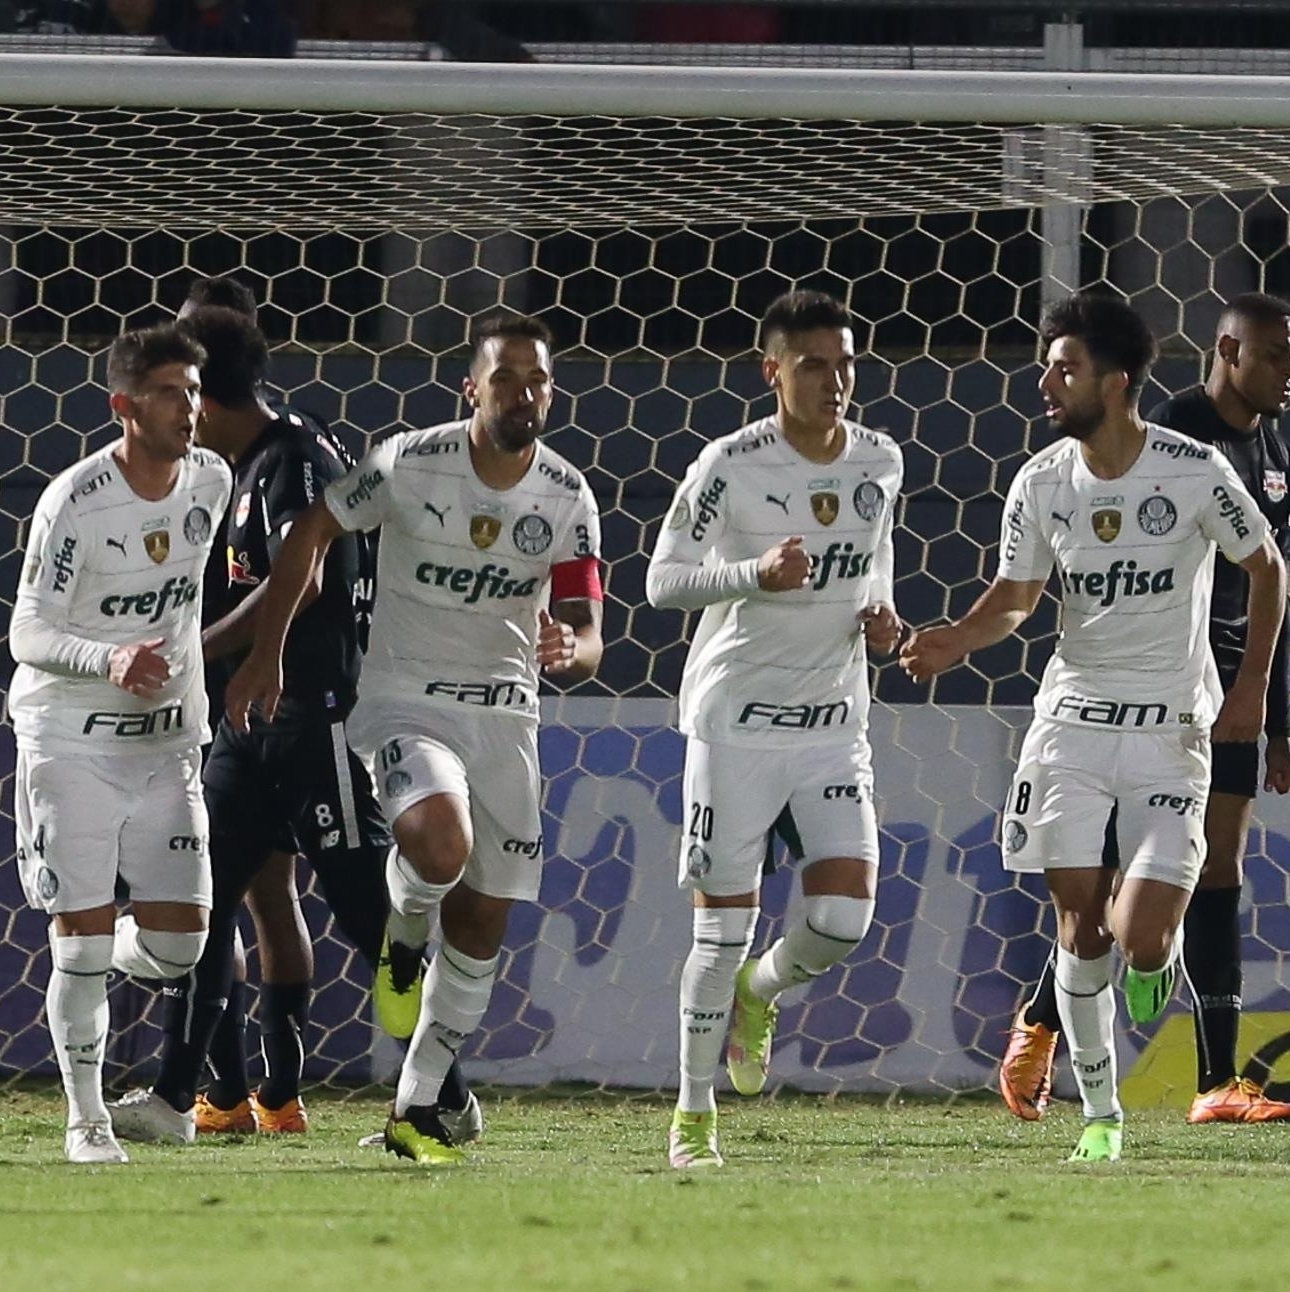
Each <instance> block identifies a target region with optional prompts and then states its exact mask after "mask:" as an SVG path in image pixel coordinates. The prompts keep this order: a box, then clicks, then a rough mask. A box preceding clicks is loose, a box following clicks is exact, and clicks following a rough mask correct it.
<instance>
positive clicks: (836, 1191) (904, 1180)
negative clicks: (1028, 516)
mask: <svg viewBox="0 0 1290 1292" xmlns="http://www.w3.org/2000/svg"><path fill="white" fill-rule="evenodd" d="M310 1105H311V1113H312V1116H313V1120H314V1127H315V1128H314V1129H313V1130H312V1131H311V1132H310V1134H309V1135H307V1136H302V1137H283V1138H278V1139H269V1138H264V1139H255V1138H246V1139H226V1140H220V1141H215V1142H212V1141H208V1140H202V1141H200V1142H199V1143H198V1144H196V1145H194V1146H193V1147H191V1148H186V1149H180V1148H165V1147H153V1146H148V1145H131V1146H130V1152H131V1154H132V1159H133V1160H132V1162H131V1164H130V1165H129V1166H127V1167H112V1168H107V1167H100V1168H76V1167H70V1166H68V1165H67V1164H66V1163H64V1162H63V1160H62V1153H61V1149H62V1108H61V1103H60V1101H59V1099H58V1098H57V1097H56V1096H55V1095H54V1094H53V1093H52V1092H48V1093H46V1092H43V1091H42V1092H31V1091H14V1090H10V1091H8V1092H3V1093H0V1289H3V1290H4V1292H99V1290H100V1289H102V1290H104V1292H108V1290H110V1292H208V1290H209V1292H280V1290H283V1292H310V1290H312V1289H328V1290H330V1289H336V1290H337V1292H384V1290H385V1289H407V1290H408V1292H427V1290H430V1289H444V1290H445V1292H447V1290H453V1292H456V1290H460V1292H492V1290H493V1289H496V1290H497V1292H512V1290H513V1292H530V1290H533V1292H545V1290H546V1289H551V1290H552V1292H555V1290H557V1289H558V1290H559V1292H583V1290H584V1289H585V1290H586V1292H654V1290H655V1289H685V1290H686V1292H707V1289H714V1290H715V1289H722V1290H723V1292H725V1290H726V1289H730V1290H733V1292H744V1290H747V1292H762V1290H764V1292H777V1290H779V1289H811V1290H812V1292H831V1290H833V1289H853V1288H854V1289H888V1288H891V1289H936V1290H938V1292H940V1290H941V1289H958V1288H963V1289H996V1288H998V1289H1007V1290H1008V1292H1015V1290H1016V1289H1026V1288H1035V1289H1042V1290H1043V1292H1049V1290H1056V1289H1061V1290H1062V1292H1071V1290H1072V1289H1076V1290H1078V1289H1084V1288H1088V1289H1098V1292H1107V1290H1108V1289H1122V1288H1123V1289H1133V1290H1134V1292H1153V1290H1155V1289H1191V1288H1194V1287H1196V1286H1199V1285H1201V1283H1202V1281H1205V1282H1210V1283H1214V1284H1216V1285H1218V1286H1222V1287H1223V1288H1224V1290H1225V1292H1241V1290H1243V1289H1250V1290H1251V1292H1254V1290H1255V1289H1257V1290H1259V1292H1263V1290H1264V1289H1272V1288H1276V1287H1279V1286H1281V1285H1282V1284H1283V1283H1284V1279H1285V1266H1286V1259H1287V1258H1286V1250H1287V1249H1286V1238H1285V1212H1286V1196H1287V1186H1288V1185H1290V1124H1288V1125H1285V1126H1280V1125H1268V1126H1262V1127H1259V1126H1254V1127H1189V1126H1187V1125H1185V1124H1184V1123H1183V1122H1182V1120H1181V1118H1180V1116H1179V1115H1178V1114H1177V1113H1168V1114H1165V1113H1137V1114H1134V1115H1132V1116H1131V1118H1130V1120H1129V1122H1128V1129H1127V1133H1126V1137H1125V1146H1126V1147H1125V1151H1126V1158H1125V1160H1124V1161H1123V1162H1121V1163H1119V1164H1118V1165H1115V1166H1100V1167H1092V1166H1068V1165H1067V1164H1066V1163H1065V1160H1064V1159H1065V1157H1066V1154H1067V1153H1068V1152H1069V1151H1070V1149H1071V1147H1072V1145H1073V1144H1074V1142H1075V1140H1076V1138H1077V1137H1078V1134H1079V1120H1078V1116H1077V1114H1076V1111H1075V1110H1074V1109H1073V1108H1071V1107H1069V1106H1060V1107H1057V1108H1055V1109H1053V1110H1052V1111H1051V1112H1050V1113H1049V1116H1048V1117H1047V1118H1046V1119H1045V1120H1044V1122H1043V1123H1041V1124H1039V1125H1023V1124H1022V1123H1020V1122H1017V1121H1014V1120H1013V1119H1012V1118H1011V1117H1010V1116H1009V1115H1008V1114H1007V1113H1006V1112H1005V1111H1004V1110H1003V1109H1002V1107H1001V1106H1000V1105H998V1104H997V1103H996V1102H995V1101H991V1100H959V1101H956V1102H953V1103H939V1104H938V1103H931V1102H928V1103H922V1102H913V1101H911V1102H901V1103H890V1104H878V1103H871V1102H865V1101H861V1100H849V1099H837V1100H827V1099H815V1098H806V1097H789V1098H779V1099H764V1100H759V1101H751V1102H747V1103H733V1102H731V1101H730V1100H728V1099H727V1100H724V1101H723V1103H722V1123H721V1129H722V1140H723V1147H724V1150H725V1152H726V1154H727V1166H726V1168H725V1169H724V1170H723V1171H719V1172H709V1173H703V1174H688V1175H685V1174H680V1173H677V1172H674V1171H671V1170H669V1169H668V1167H667V1165H666V1159H665V1156H664V1143H665V1138H666V1130H667V1123H668V1119H669V1116H670V1106H669V1105H668V1104H667V1103H666V1102H665V1101H663V1100H660V1099H641V1098H630V1099H629V1098H615V1097H612V1096H595V1097H585V1098H583V1097H578V1098H567V1099H566V1098H556V1097H553V1096H545V1097H542V1096H525V1097H520V1098H516V1097H512V1096H507V1095H505V1094H496V1093H495V1094H491V1095H490V1096H489V1097H488V1098H487V1100H486V1108H487V1113H488V1119H489V1120H488V1134H487V1139H486V1142H485V1143H484V1144H483V1145H482V1146H480V1147H479V1148H478V1149H477V1150H476V1151H475V1152H474V1154H473V1160H472V1162H471V1164H470V1165H469V1166H468V1167H465V1168H462V1169H460V1170H456V1171H450V1172H427V1171H424V1170H420V1169H418V1168H416V1167H414V1166H412V1164H411V1163H408V1162H402V1161H397V1160H396V1159H394V1158H393V1157H391V1156H389V1155H387V1154H385V1153H383V1152H382V1151H380V1150H379V1149H365V1148H360V1147H359V1146H358V1143H357V1141H358V1139H359V1137H360V1136H361V1135H363V1134H364V1133H366V1132H368V1131H371V1130H373V1129H375V1128H376V1127H378V1126H379V1124H380V1122H381V1120H382V1118H383V1108H384V1105H383V1103H382V1102H380V1101H378V1100H376V1099H370V1098H364V1097H352V1098H348V1099H338V1098H334V1097H329V1096H327V1095H324V1094H317V1095H315V1096H314V1097H313V1098H312V1099H311V1100H310Z"/></svg>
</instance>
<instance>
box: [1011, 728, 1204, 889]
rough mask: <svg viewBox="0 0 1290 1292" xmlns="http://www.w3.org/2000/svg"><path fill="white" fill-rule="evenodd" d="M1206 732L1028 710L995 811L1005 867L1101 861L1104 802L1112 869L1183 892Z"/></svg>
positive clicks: (1194, 866)
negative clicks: (1097, 726)
mask: <svg viewBox="0 0 1290 1292" xmlns="http://www.w3.org/2000/svg"><path fill="white" fill-rule="evenodd" d="M1209 777H1210V744H1209V737H1208V735H1206V734H1204V733H1203V732H1198V731H1189V730H1188V729H1186V728H1183V729H1181V730H1173V731H1169V732H1161V733H1157V734H1152V733H1149V732H1137V731H1135V732H1132V733H1121V732H1114V733H1111V732H1106V731H1095V730H1090V729H1089V728H1087V727H1080V726H1075V725H1074V724H1072V723H1063V722H1052V721H1049V720H1048V719H1046V718H1036V719H1035V720H1034V722H1033V723H1031V726H1030V730H1029V731H1028V732H1027V733H1026V738H1025V741H1024V742H1023V743H1022V746H1021V757H1020V758H1019V760H1018V762H1017V774H1016V776H1015V777H1014V779H1013V782H1012V789H1011V791H1010V792H1009V794H1008V802H1007V806H1006V808H1005V809H1004V813H1003V824H1002V830H1001V847H1002V850H1003V864H1004V868H1005V869H1007V870H1012V871H1018V872H1021V873H1023V874H1025V873H1033V872H1036V871H1042V870H1071V869H1080V868H1088V867H1095V866H1099V865H1100V864H1101V856H1102V841H1103V837H1104V835H1105V832H1106V823H1107V819H1108V817H1109V816H1110V813H1111V808H1112V806H1115V807H1116V809H1117V810H1116V833H1117V836H1118V841H1119V852H1120V869H1121V871H1122V872H1123V873H1124V874H1125V875H1128V876H1133V877H1134V878H1138V879H1158V880H1160V881H1161V882H1162V883H1165V884H1172V885H1174V886H1175V887H1176V888H1184V889H1186V890H1187V891H1188V892H1190V891H1191V890H1192V889H1193V888H1195V887H1196V881H1197V879H1199V878H1200V868H1201V865H1202V864H1203V863H1204V860H1205V800H1206V799H1207V797H1208V795H1209Z"/></svg>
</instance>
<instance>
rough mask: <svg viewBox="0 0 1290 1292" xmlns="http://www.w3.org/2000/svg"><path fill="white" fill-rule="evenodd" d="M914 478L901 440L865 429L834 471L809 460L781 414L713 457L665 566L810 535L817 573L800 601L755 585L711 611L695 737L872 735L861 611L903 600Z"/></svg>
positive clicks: (702, 626) (675, 524) (730, 557)
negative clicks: (899, 558)
mask: <svg viewBox="0 0 1290 1292" xmlns="http://www.w3.org/2000/svg"><path fill="white" fill-rule="evenodd" d="M903 479H904V463H903V461H902V459H901V455H900V449H899V448H898V447H897V446H896V444H895V442H894V441H893V440H892V439H891V437H890V436H888V435H885V434H883V433H882V432H880V431H871V430H869V429H867V428H866V427H863V426H859V425H856V424H855V423H853V422H847V423H846V445H845V447H844V448H843V450H842V452H841V453H840V454H839V455H838V457H837V458H835V459H834V460H833V461H832V462H829V463H827V464H822V463H819V462H811V461H809V460H808V459H806V458H804V457H803V456H802V455H801V454H800V453H798V451H797V450H796V449H794V448H793V447H792V445H791V444H789V443H788V441H787V440H786V439H785V438H784V436H783V434H782V433H781V431H780V429H779V423H778V420H777V419H776V418H774V417H767V418H763V419H762V420H761V421H758V422H753V423H751V424H750V425H748V426H745V427H743V428H742V429H740V430H738V431H735V432H734V433H733V434H732V435H726V436H723V437H722V438H721V439H718V440H714V441H713V442H712V443H711V444H709V445H708V446H707V447H706V448H705V449H704V450H703V452H702V453H700V454H699V456H698V458H696V459H695V461H694V462H693V464H692V465H691V466H690V469H689V470H688V471H687V472H686V476H685V479H684V480H683V481H682V483H681V486H680V488H678V490H677V492H676V497H675V498H674V499H673V501H672V506H671V509H670V510H669V511H668V514H667V518H666V520H665V521H664V522H663V528H662V530H661V531H660V532H659V536H658V543H657V544H656V546H655V549H654V560H655V561H657V562H685V563H693V564H699V563H706V564H709V565H715V564H718V563H722V564H726V563H734V562H739V561H747V560H751V559H755V558H757V557H759V556H761V554H762V553H763V552H765V551H766V550H767V548H769V547H772V546H773V545H774V544H776V543H778V542H781V541H783V540H784V539H785V538H788V537H790V536H792V535H794V534H801V535H802V536H803V538H804V544H803V546H804V549H805V551H806V552H807V554H808V555H809V557H810V561H811V574H810V582H809V583H808V584H807V586H805V587H803V588H798V589H795V590H793V591H791V592H763V591H761V590H760V589H754V590H752V591H749V592H747V593H744V594H741V595H739V596H737V597H735V598H732V599H729V600H725V601H719V602H716V603H715V604H713V605H709V606H707V607H706V608H705V609H704V611H703V615H702V618H701V619H700V621H699V627H698V631H697V632H696V633H695V635H694V639H693V641H692V642H691V644H690V653H689V655H688V657H687V659H686V662H685V671H684V674H683V676H682V679H681V695H680V710H681V713H680V719H681V720H680V726H681V730H682V731H683V732H684V733H685V734H686V735H689V736H697V737H699V738H700V739H702V740H706V741H711V742H714V743H718V744H722V743H725V744H729V743H744V742H747V743H752V744H756V745H759V746H762V747H774V746H792V745H799V744H803V743H812V742H823V741H827V740H837V739H840V738H841V739H845V738H846V737H847V736H848V735H851V734H854V733H856V732H858V731H861V730H863V729H864V727H865V726H866V724H867V721H868V714H869V678H868V667H867V658H866V652H865V641H864V633H863V631H862V630H861V626H860V620H859V615H860V612H861V611H863V610H864V609H865V608H866V607H869V606H872V605H878V604H887V605H890V604H892V596H893V593H892V585H893V572H892V561H893V552H892V524H893V520H894V516H895V510H896V499H897V497H898V495H899V492H900V487H901V483H902V481H903Z"/></svg>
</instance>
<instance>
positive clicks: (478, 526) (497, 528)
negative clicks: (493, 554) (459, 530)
mask: <svg viewBox="0 0 1290 1292" xmlns="http://www.w3.org/2000/svg"><path fill="white" fill-rule="evenodd" d="M501 532H502V518H501V515H500V514H499V513H498V512H495V511H493V510H491V509H485V508H481V509H480V510H479V511H477V512H476V513H475V514H474V515H473V516H472V517H471V518H470V541H471V542H472V543H474V545H475V546H476V547H477V548H479V550H480V551H481V552H486V551H488V549H489V548H490V547H492V545H493V544H494V543H496V542H497V538H498V535H499V534H501Z"/></svg>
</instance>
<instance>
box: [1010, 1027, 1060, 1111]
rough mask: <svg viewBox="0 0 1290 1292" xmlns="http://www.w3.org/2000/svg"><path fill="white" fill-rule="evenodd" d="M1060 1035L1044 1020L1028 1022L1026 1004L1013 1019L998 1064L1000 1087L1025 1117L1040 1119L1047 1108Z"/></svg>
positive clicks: (1011, 1107)
mask: <svg viewBox="0 0 1290 1292" xmlns="http://www.w3.org/2000/svg"><path fill="white" fill-rule="evenodd" d="M1059 1035H1060V1033H1057V1032H1054V1031H1052V1030H1051V1029H1050V1028H1047V1027H1045V1026H1044V1025H1043V1024H1042V1023H1027V1022H1026V1007H1025V1006H1024V1005H1023V1006H1022V1007H1021V1009H1020V1010H1018V1011H1017V1017H1016V1018H1014V1019H1013V1020H1012V1027H1011V1029H1010V1031H1009V1035H1008V1049H1007V1051H1006V1053H1005V1054H1004V1056H1003V1063H1002V1064H1001V1065H1000V1068H999V1091H1000V1093H1001V1094H1002V1095H1003V1101H1004V1103H1006V1104H1007V1105H1008V1107H1009V1108H1010V1109H1011V1110H1012V1111H1013V1113H1015V1114H1016V1116H1018V1117H1020V1118H1021V1120H1022V1121H1026V1122H1037V1121H1038V1120H1039V1119H1040V1118H1041V1117H1042V1116H1043V1115H1044V1112H1045V1110H1046V1109H1047V1108H1048V1099H1049V1096H1050V1095H1051V1094H1052V1092H1053V1059H1054V1058H1055V1057H1056V1055H1057V1038H1058V1036H1059Z"/></svg>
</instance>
